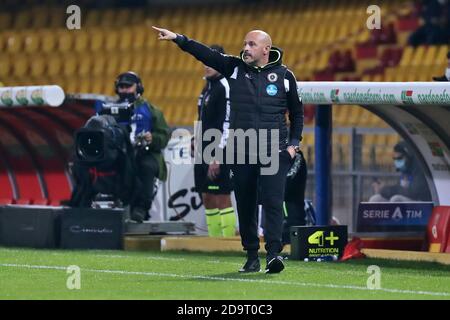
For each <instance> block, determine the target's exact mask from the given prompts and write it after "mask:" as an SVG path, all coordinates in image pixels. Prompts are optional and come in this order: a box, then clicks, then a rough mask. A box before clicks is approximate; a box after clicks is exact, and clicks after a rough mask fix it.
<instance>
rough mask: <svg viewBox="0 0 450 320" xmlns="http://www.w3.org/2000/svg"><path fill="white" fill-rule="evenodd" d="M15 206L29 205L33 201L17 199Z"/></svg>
mask: <svg viewBox="0 0 450 320" xmlns="http://www.w3.org/2000/svg"><path fill="white" fill-rule="evenodd" d="M16 204H20V205H29V204H33V199H23V198H22V199H17V201H16Z"/></svg>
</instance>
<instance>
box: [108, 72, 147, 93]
mask: <svg viewBox="0 0 450 320" xmlns="http://www.w3.org/2000/svg"><path fill="white" fill-rule="evenodd" d="M123 80H127V81H126V82H132V83H136V93H137V94H139V95H142V94H143V93H144V86H143V85H142V81H141V78H140V77H139V76H138V75H137V73H135V72H133V71H127V72H124V73H121V74H119V75H118V76H117V78H116V81H115V82H114V87H115V92H116V93H117V94H119V90H118V89H119V84H120V83H121V82H123Z"/></svg>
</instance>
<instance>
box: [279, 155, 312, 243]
mask: <svg viewBox="0 0 450 320" xmlns="http://www.w3.org/2000/svg"><path fill="white" fill-rule="evenodd" d="M307 176H308V168H307V165H306V159H305V157H304V155H303V153H302V152H301V151H300V152H298V153H297V154H296V155H295V161H294V164H293V165H292V167H291V169H290V170H289V172H288V174H287V179H286V191H285V195H284V207H283V210H284V216H285V220H284V225H283V244H289V243H291V239H290V227H292V226H304V225H305V224H306V215H305V190H306V180H307Z"/></svg>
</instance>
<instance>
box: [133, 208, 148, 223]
mask: <svg viewBox="0 0 450 320" xmlns="http://www.w3.org/2000/svg"><path fill="white" fill-rule="evenodd" d="M145 215H146V212H145V210H144V208H141V207H134V208H133V210H132V211H131V213H130V219H131V220H133V221H136V222H137V223H142V222H143V221H144V219H145Z"/></svg>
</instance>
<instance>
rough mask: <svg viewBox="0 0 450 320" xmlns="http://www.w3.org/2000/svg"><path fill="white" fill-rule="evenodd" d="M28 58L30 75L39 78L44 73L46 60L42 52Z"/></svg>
mask: <svg viewBox="0 0 450 320" xmlns="http://www.w3.org/2000/svg"><path fill="white" fill-rule="evenodd" d="M29 57H30V58H29V59H30V61H31V63H30V76H31V77H34V78H39V77H42V76H43V75H44V71H45V68H46V60H45V57H44V56H43V55H42V54H34V55H32V56H29Z"/></svg>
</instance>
